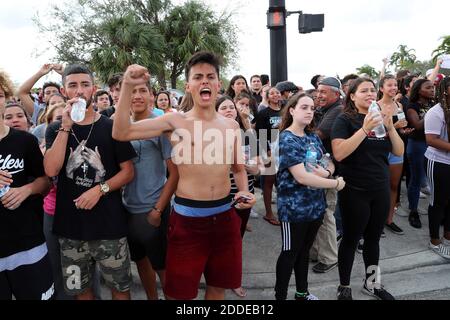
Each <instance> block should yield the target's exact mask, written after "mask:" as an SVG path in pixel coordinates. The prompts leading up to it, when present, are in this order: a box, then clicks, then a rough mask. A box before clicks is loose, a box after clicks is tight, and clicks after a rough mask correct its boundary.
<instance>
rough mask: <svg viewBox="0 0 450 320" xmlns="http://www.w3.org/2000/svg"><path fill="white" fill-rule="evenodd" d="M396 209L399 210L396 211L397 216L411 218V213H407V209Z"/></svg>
mask: <svg viewBox="0 0 450 320" xmlns="http://www.w3.org/2000/svg"><path fill="white" fill-rule="evenodd" d="M396 208H397V210H394V212H395V215H396V216H399V217H409V212H407V211H406V210H405V209H403V208H402V207H396Z"/></svg>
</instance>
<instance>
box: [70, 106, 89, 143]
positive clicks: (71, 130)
mask: <svg viewBox="0 0 450 320" xmlns="http://www.w3.org/2000/svg"><path fill="white" fill-rule="evenodd" d="M94 124H95V114H94V120H93V121H92V124H91V129H90V130H89V134H88V136H87V138H86V140H85V142H84V144H83V145H82V146H81V150H83V151H84V147H85V146H86V144H87V142H88V140H89V138H90V137H91V133H92V129H94ZM70 133H71V134H72V135H73V137H74V138H75V140H77V142H78V144H81V142H80V140H79V139H78V138H77V136H76V135H75V132H74V131H73V129H72V128H71V129H70Z"/></svg>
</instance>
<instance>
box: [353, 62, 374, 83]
mask: <svg viewBox="0 0 450 320" xmlns="http://www.w3.org/2000/svg"><path fill="white" fill-rule="evenodd" d="M356 72H357V73H358V75H367V76H368V77H370V78H371V79H377V78H378V77H379V76H380V73H379V72H378V71H377V70H375V68H374V67H372V66H370V65H368V64H365V65H363V66H362V67H359V68H357V69H356Z"/></svg>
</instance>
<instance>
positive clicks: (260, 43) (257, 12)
mask: <svg viewBox="0 0 450 320" xmlns="http://www.w3.org/2000/svg"><path fill="white" fill-rule="evenodd" d="M54 2H55V0H41V1H34V0H16V1H14V2H6V1H1V2H0V3H1V4H0V35H1V36H2V40H3V41H5V42H6V43H7V45H5V46H4V45H2V50H0V68H1V69H4V70H6V71H7V72H8V73H10V75H11V76H12V78H13V79H14V81H15V82H17V83H21V82H23V81H24V80H26V79H27V78H28V77H29V76H30V75H31V74H33V73H34V72H36V71H37V70H38V69H39V67H40V65H42V64H43V63H45V62H46V61H47V60H49V59H50V58H52V54H53V53H52V51H51V50H48V51H46V52H45V53H44V54H42V55H41V56H39V57H36V53H37V52H39V51H41V50H38V49H41V48H46V47H47V45H46V44H45V39H43V38H42V37H39V34H38V32H37V28H36V27H35V26H34V25H33V23H32V21H31V18H32V17H33V16H34V15H35V13H36V11H37V10H40V11H41V12H44V11H45V9H46V8H47V7H48V4H50V3H54ZM174 2H178V3H179V2H182V0H175V1H174ZM204 2H206V3H208V4H210V5H211V6H212V8H213V9H214V10H218V11H220V10H223V9H234V10H236V12H237V14H236V15H235V18H234V20H235V23H236V24H237V25H238V27H239V28H240V33H239V43H237V44H236V46H237V49H238V51H239V56H240V58H239V64H238V65H236V66H232V67H231V68H230V69H229V70H228V72H227V75H228V76H229V77H231V76H233V75H234V74H238V73H239V74H243V75H244V76H246V77H247V78H249V77H250V76H251V75H252V74H255V73H270V65H269V64H270V52H269V50H270V46H269V30H268V29H267V28H266V11H267V8H268V4H269V1H268V0H239V1H238V0H229V1H228V0H204ZM286 7H287V9H288V10H290V11H297V10H303V12H304V13H325V29H324V31H323V32H321V33H311V34H306V35H303V34H302V35H301V34H299V33H298V30H297V23H298V22H297V19H298V16H297V15H292V16H290V17H289V18H288V20H287V24H288V26H287V41H288V74H289V79H290V80H292V81H294V82H295V83H296V84H300V85H302V86H303V87H304V88H309V87H310V84H309V80H310V78H311V77H312V76H313V75H314V74H317V73H321V74H325V75H332V76H333V75H336V74H339V75H340V76H344V75H345V74H347V73H351V72H354V71H355V69H356V68H357V67H360V66H362V65H363V64H366V63H367V64H370V65H372V66H374V67H376V68H377V69H378V68H381V64H382V62H381V60H382V59H383V58H384V57H387V56H389V55H390V54H392V53H393V52H394V51H395V50H396V48H397V47H398V45H400V44H406V45H407V46H408V47H409V48H414V49H416V55H417V57H418V59H420V60H425V59H430V58H431V52H432V50H433V49H435V48H436V47H437V46H438V44H439V42H440V40H439V38H440V37H442V36H444V35H449V34H450V23H448V13H449V12H450V1H444V0H428V1H421V0H390V1H387V0H377V1H370V0H347V1H346V0H342V1H333V0H315V1H311V0H308V1H300V0H286ZM53 77H54V75H50V76H48V77H47V78H46V79H43V80H48V79H52V78H53Z"/></svg>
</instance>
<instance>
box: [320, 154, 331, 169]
mask: <svg viewBox="0 0 450 320" xmlns="http://www.w3.org/2000/svg"><path fill="white" fill-rule="evenodd" d="M330 161H331V155H330V154H329V153H325V154H324V155H323V156H322V159H320V165H321V166H322V168H324V169H326V168H328V164H329V163H330Z"/></svg>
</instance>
